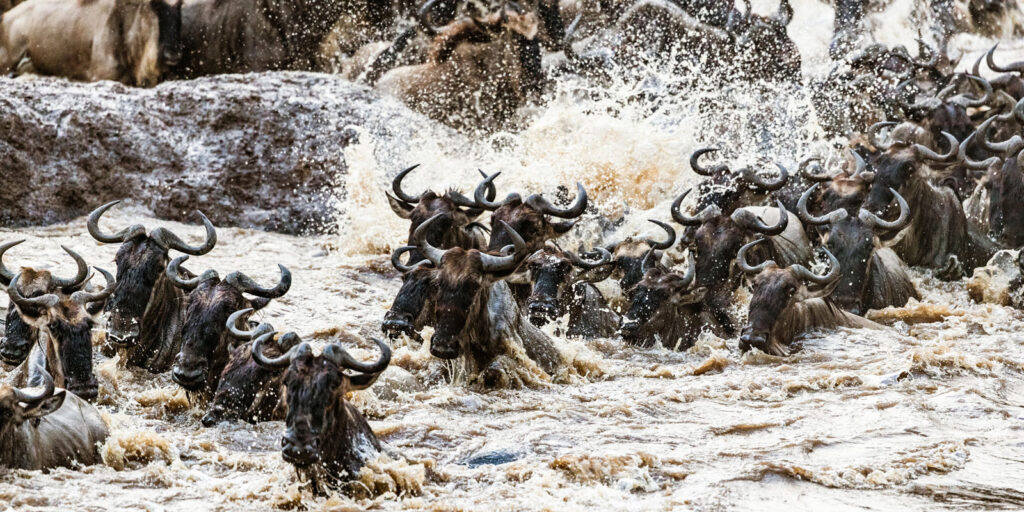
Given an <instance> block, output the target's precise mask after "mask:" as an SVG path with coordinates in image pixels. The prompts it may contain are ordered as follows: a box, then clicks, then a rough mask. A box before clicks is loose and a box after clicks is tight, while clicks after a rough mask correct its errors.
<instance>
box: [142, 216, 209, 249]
mask: <svg viewBox="0 0 1024 512" xmlns="http://www.w3.org/2000/svg"><path fill="white" fill-rule="evenodd" d="M196 213H198V214H199V218H200V219H202V221H203V227H205V228H206V240H204V241H203V243H202V245H196V246H192V245H188V244H186V243H185V242H183V241H181V239H180V238H178V235H175V234H174V233H171V231H170V230H168V229H166V228H156V229H154V230H153V232H152V233H150V235H149V236H150V237H151V238H153V241H155V242H156V243H157V244H159V245H160V246H161V247H163V248H164V249H167V250H171V249H174V250H176V251H178V252H183V253H185V254H190V255H192V256H202V255H204V254H206V253H208V252H210V251H212V250H213V246H215V245H217V230H216V229H214V228H213V223H212V222H210V219H208V218H206V215H203V212H201V211H198V210H197V211H196Z"/></svg>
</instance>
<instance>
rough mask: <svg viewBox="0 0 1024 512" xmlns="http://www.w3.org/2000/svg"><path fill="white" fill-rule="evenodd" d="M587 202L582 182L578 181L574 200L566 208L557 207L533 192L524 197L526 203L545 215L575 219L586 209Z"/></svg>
mask: <svg viewBox="0 0 1024 512" xmlns="http://www.w3.org/2000/svg"><path fill="white" fill-rule="evenodd" d="M587 202H588V198H587V190H586V189H585V188H583V184H581V183H580V182H578V181H577V182H576V200H574V201H573V202H572V204H571V205H569V207H568V208H559V207H557V206H555V205H553V204H551V202H550V201H548V200H547V199H545V198H544V196H542V195H540V194H533V195H531V196H530V197H528V198H526V204H529V205H530V206H532V207H534V208H536V209H537V210H539V211H541V212H543V213H545V214H547V215H551V216H552V217H559V218H562V219H575V218H576V217H579V216H580V215H583V212H585V211H586V210H587Z"/></svg>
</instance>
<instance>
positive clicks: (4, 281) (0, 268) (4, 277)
mask: <svg viewBox="0 0 1024 512" xmlns="http://www.w3.org/2000/svg"><path fill="white" fill-rule="evenodd" d="M24 241H25V240H24V239H22V240H15V241H13V242H6V243H4V244H0V285H3V286H7V285H9V284H11V280H12V279H14V275H15V274H14V272H12V271H11V269H9V268H7V266H6V265H4V253H5V252H7V249H10V248H11V247H14V246H15V245H18V244H20V243H22V242H24Z"/></svg>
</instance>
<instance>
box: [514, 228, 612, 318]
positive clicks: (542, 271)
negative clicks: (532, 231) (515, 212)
mask: <svg viewBox="0 0 1024 512" xmlns="http://www.w3.org/2000/svg"><path fill="white" fill-rule="evenodd" d="M597 252H598V253H599V254H600V255H601V259H599V260H597V261H587V260H584V259H583V258H581V257H580V256H579V255H577V254H576V253H574V252H572V251H566V250H563V249H561V248H560V247H558V246H557V245H555V244H554V243H552V242H548V244H547V245H545V246H544V248H543V249H540V250H538V251H536V252H534V253H533V254H531V255H530V256H529V257H528V258H526V261H525V262H524V263H523V265H524V268H525V271H524V272H522V274H523V275H522V276H521V278H520V277H519V276H517V277H516V278H514V279H510V282H511V281H513V280H519V279H521V280H523V281H526V282H528V283H529V284H530V285H531V290H532V291H531V293H530V296H529V298H527V301H526V307H527V309H528V310H529V313H530V322H531V323H533V324H534V325H536V326H539V327H540V326H544V325H546V324H547V323H549V322H551V321H554V320H557V319H558V318H560V317H562V316H563V315H566V314H567V315H568V316H569V318H568V323H567V326H566V331H565V333H566V335H568V336H573V337H584V338H594V337H599V336H602V337H608V336H611V335H613V334H614V333H615V331H616V330H617V329H618V326H619V315H617V314H615V312H614V311H612V310H611V308H610V307H609V306H608V301H607V300H605V298H604V295H602V294H601V292H600V291H599V290H598V289H597V288H595V287H594V285H593V284H591V282H599V281H603V280H604V279H606V278H607V277H608V274H609V271H610V267H609V264H610V263H611V258H612V255H611V253H609V252H608V251H607V250H605V249H602V248H598V249H597Z"/></svg>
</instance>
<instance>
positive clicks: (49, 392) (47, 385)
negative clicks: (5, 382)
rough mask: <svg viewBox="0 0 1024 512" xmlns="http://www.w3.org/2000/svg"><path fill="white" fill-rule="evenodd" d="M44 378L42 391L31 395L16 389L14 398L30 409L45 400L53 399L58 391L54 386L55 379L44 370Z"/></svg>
mask: <svg viewBox="0 0 1024 512" xmlns="http://www.w3.org/2000/svg"><path fill="white" fill-rule="evenodd" d="M42 377H43V389H42V390H41V391H39V392H37V393H30V392H28V391H25V390H22V389H19V388H14V389H13V391H14V397H15V398H17V399H18V401H19V402H21V403H23V404H25V405H28V406H29V407H32V406H35V405H38V404H39V403H41V402H42V401H43V400H46V399H47V398H50V397H52V396H53V393H54V391H55V390H56V387H55V386H54V385H53V377H52V376H50V372H48V371H46V370H43V372H42Z"/></svg>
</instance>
